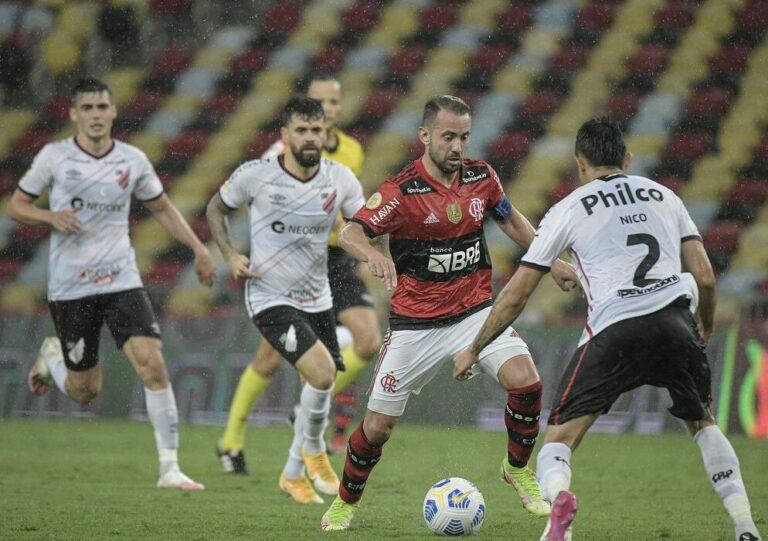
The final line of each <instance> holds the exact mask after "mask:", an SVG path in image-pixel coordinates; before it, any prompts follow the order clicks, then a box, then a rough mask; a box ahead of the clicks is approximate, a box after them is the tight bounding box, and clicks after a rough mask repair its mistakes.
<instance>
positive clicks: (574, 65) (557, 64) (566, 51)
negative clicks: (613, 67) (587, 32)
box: [549, 45, 592, 71]
mask: <svg viewBox="0 0 768 541" xmlns="http://www.w3.org/2000/svg"><path fill="white" fill-rule="evenodd" d="M591 50H592V49H591V48H590V47H587V46H586V45H566V46H565V47H563V48H562V49H560V51H559V52H558V53H557V54H556V55H555V56H553V57H552V59H551V60H550V62H549V63H550V65H551V66H552V67H553V68H557V69H561V70H565V71H577V70H579V69H581V67H582V66H583V65H584V63H585V62H586V61H587V55H589V53H590V51H591Z"/></svg>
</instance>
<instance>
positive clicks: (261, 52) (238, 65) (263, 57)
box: [231, 47, 271, 73]
mask: <svg viewBox="0 0 768 541" xmlns="http://www.w3.org/2000/svg"><path fill="white" fill-rule="evenodd" d="M270 54H271V51H270V49H268V48H267V47H256V48H254V49H248V50H247V51H245V52H243V53H241V54H240V55H239V56H237V57H235V59H234V60H233V61H232V65H231V69H232V71H245V72H248V73H253V72H255V71H258V70H260V69H262V68H263V67H264V66H266V65H267V60H268V59H269V55H270Z"/></svg>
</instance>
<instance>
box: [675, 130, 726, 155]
mask: <svg viewBox="0 0 768 541" xmlns="http://www.w3.org/2000/svg"><path fill="white" fill-rule="evenodd" d="M713 146H714V135H713V134H711V133H709V132H683V133H677V134H675V135H673V136H672V138H671V140H670V142H669V143H668V144H667V149H666V152H665V156H666V157H667V158H671V159H681V158H682V159H689V160H695V159H697V158H700V157H701V156H703V155H704V154H706V153H708V152H709V151H710V150H712V148H713Z"/></svg>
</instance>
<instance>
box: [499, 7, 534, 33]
mask: <svg viewBox="0 0 768 541" xmlns="http://www.w3.org/2000/svg"><path fill="white" fill-rule="evenodd" d="M532 12H533V6H532V5H531V4H528V3H523V2H516V3H515V4H513V5H511V6H509V7H508V8H507V9H506V10H505V11H504V12H503V13H502V14H501V15H499V17H498V18H497V19H496V28H498V29H499V30H501V31H506V32H521V31H523V30H525V29H526V28H528V27H529V26H531V22H532V21H533V17H532V16H531V14H532Z"/></svg>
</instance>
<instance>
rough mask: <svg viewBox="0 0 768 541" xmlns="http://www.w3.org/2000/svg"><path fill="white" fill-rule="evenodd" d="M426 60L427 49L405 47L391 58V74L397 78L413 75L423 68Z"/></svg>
mask: <svg viewBox="0 0 768 541" xmlns="http://www.w3.org/2000/svg"><path fill="white" fill-rule="evenodd" d="M426 58H427V48H426V47H420V46H412V47H405V48H403V49H401V50H400V51H398V52H397V54H395V55H394V56H393V57H392V58H390V60H389V72H390V74H391V75H394V76H396V77H398V76H408V75H412V74H414V73H416V72H417V71H419V70H420V69H421V68H422V66H423V65H424V61H425V60H426Z"/></svg>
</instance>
